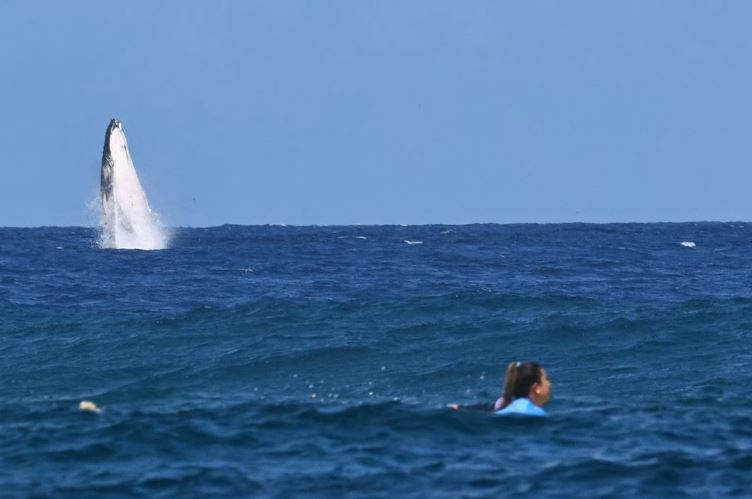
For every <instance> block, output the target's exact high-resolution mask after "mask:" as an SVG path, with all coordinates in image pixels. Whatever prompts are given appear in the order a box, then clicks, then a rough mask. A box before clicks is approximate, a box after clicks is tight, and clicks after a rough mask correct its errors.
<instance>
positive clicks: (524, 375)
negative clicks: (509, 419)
mask: <svg viewBox="0 0 752 499" xmlns="http://www.w3.org/2000/svg"><path fill="white" fill-rule="evenodd" d="M541 377H542V369H541V366H540V365H539V364H537V363H535V362H510V363H509V365H508V366H507V372H506V374H505V375H504V392H503V394H502V401H501V409H503V408H505V407H506V406H508V405H509V404H511V403H512V402H513V401H514V400H515V399H518V398H525V397H527V396H528V395H529V394H530V389H531V388H532V387H533V385H534V384H535V383H540V382H541Z"/></svg>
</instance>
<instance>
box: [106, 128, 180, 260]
mask: <svg viewBox="0 0 752 499" xmlns="http://www.w3.org/2000/svg"><path fill="white" fill-rule="evenodd" d="M100 197H101V201H102V203H101V216H100V238H99V246H100V247H102V248H110V249H140V250H158V249H164V248H166V247H167V245H168V243H169V239H170V238H169V234H168V232H167V230H166V229H165V228H164V227H163V225H162V223H161V222H160V220H159V217H158V216H157V214H156V213H155V212H153V211H152V209H151V207H150V206H149V201H148V200H147V198H146V193H145V192H144V189H143V188H142V187H141V182H140V181H139V179H138V174H137V173H136V168H135V167H134V166H133V161H132V159H131V155H130V152H129V150H128V141H127V140H126V138H125V132H124V131H123V127H122V125H121V124H120V122H119V121H118V120H112V121H111V122H110V125H109V126H108V127H107V133H106V135H105V139H104V150H103V152H102V172H101V184H100Z"/></svg>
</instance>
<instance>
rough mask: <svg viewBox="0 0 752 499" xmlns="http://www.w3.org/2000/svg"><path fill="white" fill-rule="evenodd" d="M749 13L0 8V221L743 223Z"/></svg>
mask: <svg viewBox="0 0 752 499" xmlns="http://www.w3.org/2000/svg"><path fill="white" fill-rule="evenodd" d="M750 19H752V3H750V2H743V1H729V2H711V1H697V2H686V1H661V2H656V1H653V0H650V1H634V0H630V1H622V2H603V1H600V0H595V1H573V2H562V1H530V2H527V1H526V2H502V1H496V0H494V1H470V2H460V1H453V2H445V1H437V0H430V1H363V2H361V1H357V2H353V1H351V0H342V1H325V0H324V1H295V2H289V1H266V2H260V1H240V0H237V1H229V0H225V1H216V2H207V1H194V0H182V1H179V2H178V1H159V2H154V1H128V2H115V3H113V2H101V1H96V2H95V1H89V2H87V1H77V2H56V1H47V2H42V1H33V0H32V1H26V0H24V1H19V0H9V1H3V2H2V3H0V69H1V70H2V71H1V72H0V172H2V181H1V182H0V226H38V225H92V224H95V223H96V218H95V216H93V215H92V213H91V210H90V208H88V207H87V204H88V203H90V201H92V200H95V199H96V196H97V192H98V183H99V162H100V157H101V148H102V142H103V139H104V132H105V128H106V126H107V124H108V122H109V120H110V119H111V118H112V117H118V118H120V119H121V120H122V121H123V124H124V126H125V130H126V133H127V135H128V140H129V143H130V147H131V152H132V155H133V158H134V162H135V164H136V167H137V169H138V171H139V174H140V176H141V180H142V183H143V184H144V186H145V188H146V190H147V193H148V195H149V198H150V201H151V204H152V207H153V208H155V209H156V210H157V211H158V212H159V213H160V214H161V215H162V217H163V218H164V219H165V220H166V221H167V223H169V224H170V225H180V226H208V225H219V224H223V223H241V224H263V223H288V224H357V223H362V224H376V223H409V224H418V223H471V222H500V223H510V222H562V221H564V222H566V221H586V222H611V221H686V220H752V199H750V197H749V196H748V195H747V191H748V189H749V185H750V181H752V168H750V165H751V164H752V92H751V91H750V89H751V88H752V65H750V61H752V34H750V30H749V20H750Z"/></svg>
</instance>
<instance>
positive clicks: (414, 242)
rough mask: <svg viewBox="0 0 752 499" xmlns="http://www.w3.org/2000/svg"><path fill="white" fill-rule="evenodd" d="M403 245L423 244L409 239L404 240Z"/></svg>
mask: <svg viewBox="0 0 752 499" xmlns="http://www.w3.org/2000/svg"><path fill="white" fill-rule="evenodd" d="M405 244H423V241H410V240H409V239H405Z"/></svg>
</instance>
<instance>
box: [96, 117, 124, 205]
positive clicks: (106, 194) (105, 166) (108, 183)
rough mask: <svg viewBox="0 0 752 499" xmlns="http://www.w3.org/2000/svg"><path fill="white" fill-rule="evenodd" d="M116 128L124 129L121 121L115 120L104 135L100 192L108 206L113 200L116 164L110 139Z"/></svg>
mask: <svg viewBox="0 0 752 499" xmlns="http://www.w3.org/2000/svg"><path fill="white" fill-rule="evenodd" d="M115 128H122V125H121V124H120V121H119V120H117V119H113V120H112V121H110V124H109V126H108V127H107V132H106V133H105V134H104V149H103V151H102V172H101V175H100V180H99V192H100V194H101V196H102V204H103V205H106V204H107V203H109V202H110V201H111V200H112V177H113V168H114V166H115V165H114V163H113V161H112V151H111V149H110V137H111V136H112V131H113V129H115Z"/></svg>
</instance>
